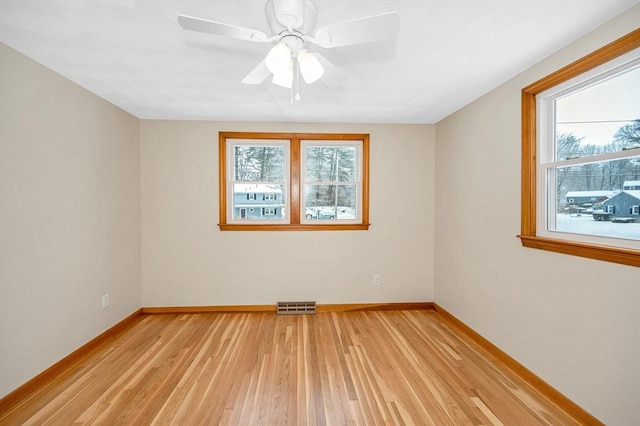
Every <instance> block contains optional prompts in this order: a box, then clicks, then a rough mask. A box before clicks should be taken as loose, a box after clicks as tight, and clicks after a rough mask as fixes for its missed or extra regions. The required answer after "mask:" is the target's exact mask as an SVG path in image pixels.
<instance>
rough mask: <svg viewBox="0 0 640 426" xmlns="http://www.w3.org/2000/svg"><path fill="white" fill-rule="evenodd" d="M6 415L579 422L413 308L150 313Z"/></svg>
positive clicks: (81, 419)
mask: <svg viewBox="0 0 640 426" xmlns="http://www.w3.org/2000/svg"><path fill="white" fill-rule="evenodd" d="M0 424H2V425H14V424H20V425H22V424H27V425H30V424H33V425H70V424H104V425H118V424H122V425H146V424H174V425H210V424H211V425H215V424H223V425H227V424H229V425H325V424H326V425H374V426H377V425H389V424H399V425H402V424H407V425H410V424H414V425H500V424H504V425H549V424H551V425H572V424H578V423H577V422H576V421H575V420H573V419H572V418H571V417H570V416H568V415H567V414H566V413H564V412H563V411H562V410H560V409H559V408H558V407H556V406H555V405H554V404H553V403H552V402H550V401H549V400H547V399H545V398H544V397H542V396H541V395H539V394H538V393H537V392H536V391H534V390H533V389H531V388H530V387H529V386H528V385H527V384H526V383H524V382H523V381H522V380H520V379H519V378H518V377H516V376H515V375H513V374H512V373H511V372H510V371H509V370H507V369H505V368H504V367H502V366H501V365H499V364H497V363H496V362H495V360H494V359H493V358H492V357H491V356H490V355H488V354H487V353H485V352H484V351H483V350H482V349H480V348H479V347H478V346H476V345H474V344H473V343H472V342H470V341H469V340H467V339H466V337H465V336H463V335H461V334H460V333H458V332H456V331H455V330H454V329H453V328H451V327H450V326H449V324H448V323H447V322H446V321H445V320H444V319H443V317H441V316H440V315H439V314H438V313H436V312H435V311H433V310H406V311H362V312H325V313H318V314H317V315H308V316H307V315H300V316H298V315H280V316H278V315H275V314H274V313H264V312H262V313H228V314H226V313H225V314H182V315H176V314H172V315H144V316H142V317H141V318H140V319H139V320H138V321H137V322H136V323H135V324H134V325H133V326H132V327H130V328H129V329H127V330H126V331H125V332H124V333H121V334H119V335H117V336H116V337H115V338H113V339H110V340H108V341H107V342H105V343H104V344H102V345H101V346H100V347H98V348H97V349H96V350H95V351H93V352H92V353H90V354H89V356H87V357H85V358H83V359H81V360H80V361H79V362H77V363H76V364H74V365H72V366H71V367H70V368H68V369H67V370H65V371H64V372H63V373H61V374H60V375H59V376H58V377H56V378H55V379H54V380H51V381H50V382H48V383H47V384H46V385H44V386H43V387H42V388H40V389H39V390H37V391H36V392H34V393H32V394H31V395H30V396H29V397H27V398H25V399H24V400H23V401H21V402H20V403H19V404H18V405H16V406H14V407H13V408H11V409H10V410H8V411H7V412H4V413H0Z"/></svg>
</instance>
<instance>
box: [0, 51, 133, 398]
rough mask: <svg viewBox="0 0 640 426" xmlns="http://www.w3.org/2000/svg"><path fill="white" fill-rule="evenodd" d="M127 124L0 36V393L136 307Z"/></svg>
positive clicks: (130, 126)
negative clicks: (105, 302)
mask: <svg viewBox="0 0 640 426" xmlns="http://www.w3.org/2000/svg"><path fill="white" fill-rule="evenodd" d="M138 130H139V129H138V120H137V119H136V118H135V117H132V116H131V115H129V114H127V113H125V112H123V111H122V110H119V109H117V108H115V107H114V106H113V105H110V104H109V103H107V102H106V101H104V100H102V99H100V98H98V97H96V96H95V95H93V94H91V93H89V92H87V91H86V90H84V89H82V88H80V87H78V86H76V85H75V84H73V83H71V82H70V81H68V80H66V79H64V78H62V77H61V76H59V75H58V74H55V73H53V72H52V71H50V70H48V69H46V68H44V67H42V66H40V65H39V64H37V63H35V62H33V61H32V60H30V59H28V58H26V57H25V56H23V55H21V54H19V53H17V52H16V51H14V50H13V49H11V48H9V47H7V46H5V45H0V396H3V395H5V394H7V393H8V392H10V391H11V390H13V389H14V388H16V387H17V386H19V385H21V384H22V383H24V382H25V381H27V380H28V379H30V378H32V377H33V376H35V375H36V374H38V373H40V372H41V371H43V370H44V369H46V368H47V367H49V366H50V365H52V364H53V363H55V362H57V361H59V360H60V359H62V358H63V357H64V356H66V355H68V354H69V353H71V352H72V351H74V350H75V349H77V348H78V347H80V346H81V345H83V344H85V343H86V342H88V341H89V340H91V339H92V338H94V337H95V336H97V335H98V334H100V333H101V332H103V331H104V330H106V329H108V328H109V327H111V326H113V325H114V324H115V323H117V322H118V321H120V320H122V319H123V318H124V317H126V316H127V315H129V314H131V313H132V312H134V311H135V310H136V309H138V308H139V307H140V303H141V302H140V244H139V238H140V237H139V235H140V207H139V206H140V189H139V185H140V181H139V145H138ZM105 293H109V294H110V299H111V304H110V307H109V308H107V309H104V310H103V309H102V306H101V296H102V295H103V294H105Z"/></svg>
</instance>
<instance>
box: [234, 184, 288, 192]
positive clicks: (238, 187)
mask: <svg viewBox="0 0 640 426" xmlns="http://www.w3.org/2000/svg"><path fill="white" fill-rule="evenodd" d="M233 192H234V193H236V194H237V193H241V192H247V193H255V194H270V193H275V194H282V189H281V188H279V187H278V186H275V185H262V184H256V183H236V184H234V185H233Z"/></svg>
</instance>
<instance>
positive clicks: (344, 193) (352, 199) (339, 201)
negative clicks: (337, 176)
mask: <svg viewBox="0 0 640 426" xmlns="http://www.w3.org/2000/svg"><path fill="white" fill-rule="evenodd" d="M356 193H357V192H356V185H306V188H305V205H306V212H305V217H306V218H307V219H355V218H356V213H357V211H356V205H357V204H356V203H357V199H356Z"/></svg>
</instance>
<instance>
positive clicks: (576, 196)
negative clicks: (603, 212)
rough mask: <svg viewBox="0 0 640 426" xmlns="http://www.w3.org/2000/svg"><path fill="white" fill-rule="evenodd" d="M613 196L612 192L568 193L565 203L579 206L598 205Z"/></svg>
mask: <svg viewBox="0 0 640 426" xmlns="http://www.w3.org/2000/svg"><path fill="white" fill-rule="evenodd" d="M614 195H615V192H614V191H569V192H567V195H566V196H565V201H566V203H567V204H575V205H577V206H581V205H583V204H586V203H590V204H595V203H600V202H602V201H604V200H606V199H607V198H609V197H613V196H614Z"/></svg>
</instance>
